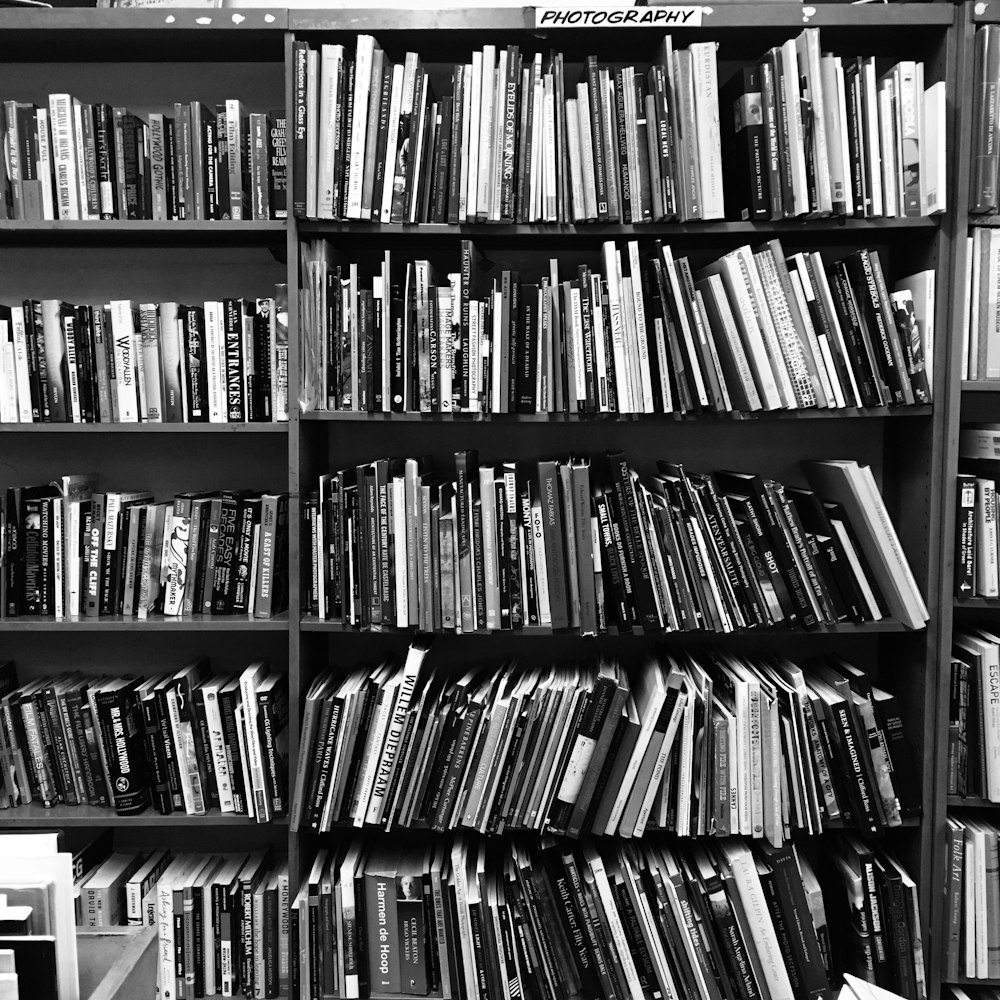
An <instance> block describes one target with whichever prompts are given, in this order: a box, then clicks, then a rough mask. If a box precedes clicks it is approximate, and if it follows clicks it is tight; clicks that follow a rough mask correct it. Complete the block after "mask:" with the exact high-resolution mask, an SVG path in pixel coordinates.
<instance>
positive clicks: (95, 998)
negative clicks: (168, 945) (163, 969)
mask: <svg viewBox="0 0 1000 1000" xmlns="http://www.w3.org/2000/svg"><path fill="white" fill-rule="evenodd" d="M76 950H77V961H78V963H79V968H80V1000H135V998H136V997H148V996H152V995H153V991H154V989H155V985H156V972H157V966H156V928H155V927H106V928H101V929H100V930H78V931H77V934H76Z"/></svg>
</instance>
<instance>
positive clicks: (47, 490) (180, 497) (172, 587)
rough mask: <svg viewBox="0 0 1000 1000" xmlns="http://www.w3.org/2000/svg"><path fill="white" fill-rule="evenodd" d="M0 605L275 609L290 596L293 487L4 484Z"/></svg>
mask: <svg viewBox="0 0 1000 1000" xmlns="http://www.w3.org/2000/svg"><path fill="white" fill-rule="evenodd" d="M0 553H2V557H3V575H2V577H0V615H2V616H4V617H9V618H14V617H17V616H19V615H53V616H55V618H57V619H60V618H68V617H76V616H84V617H101V616H107V615H122V616H124V617H126V618H128V617H132V616H136V617H138V618H139V619H145V618H148V617H149V616H150V615H151V614H164V615H168V616H175V615H190V614H211V615H250V616H252V617H254V618H271V617H273V616H274V615H277V614H280V613H281V612H283V611H285V610H286V609H287V607H288V567H287V554H288V494H287V493H262V492H260V491H254V490H224V491H221V492H220V491H218V490H208V491H204V492H190V493H178V494H177V495H176V496H175V497H174V498H173V500H167V501H156V500H155V498H154V496H153V494H152V493H151V492H150V491H148V490H137V491H130V492H98V488H97V477H96V476H94V475H75V476H63V477H62V479H61V480H60V481H59V482H53V483H48V484H45V485H39V486H24V487H20V486H19V487H13V488H8V489H7V490H5V491H4V492H3V494H2V495H0Z"/></svg>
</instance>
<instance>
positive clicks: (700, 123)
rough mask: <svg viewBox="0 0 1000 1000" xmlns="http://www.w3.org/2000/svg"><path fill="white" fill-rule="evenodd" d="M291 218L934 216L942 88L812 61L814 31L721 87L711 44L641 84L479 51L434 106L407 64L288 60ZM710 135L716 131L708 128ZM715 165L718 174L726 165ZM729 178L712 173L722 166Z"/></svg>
mask: <svg viewBox="0 0 1000 1000" xmlns="http://www.w3.org/2000/svg"><path fill="white" fill-rule="evenodd" d="M293 72H294V94H293V132H292V142H293V152H294V155H295V162H296V163H304V164H305V169H304V170H302V171H297V172H296V176H295V178H294V180H293V193H292V197H293V209H294V212H295V214H296V215H298V216H300V217H305V218H310V219H348V220H350V219H357V220H366V221H377V222H383V223H406V222H410V223H412V222H436V223H466V222H507V223H532V222H562V223H585V222H621V223H626V224H629V223H633V224H634V223H646V222H658V221H662V220H672V219H677V220H680V221H683V222H689V221H696V220H712V219H721V218H723V217H724V216H725V215H726V214H728V215H729V217H730V218H743V219H772V220H774V219H785V218H797V217H817V216H831V215H854V216H859V217H862V218H873V217H889V218H891V217H909V216H921V215H929V214H932V213H936V212H942V211H944V209H945V182H946V181H945V158H944V134H945V133H944V122H945V119H944V112H945V85H944V83H943V82H937V83H934V84H932V85H931V86H928V87H925V85H924V66H923V63H921V62H914V61H904V62H900V63H897V64H896V65H894V66H892V67H890V68H889V69H888V70H887V71H886V72H885V73H883V74H882V75H881V76H876V69H875V58H874V57H861V56H859V57H857V58H856V59H854V60H848V59H841V58H840V57H837V56H834V55H830V54H824V53H822V52H821V46H820V38H819V29H817V28H807V29H806V30H805V31H803V33H802V34H801V35H800V36H799V37H798V38H795V39H789V40H788V41H787V42H785V43H784V44H783V45H781V46H776V47H774V48H772V49H770V50H769V51H768V52H767V53H766V55H765V56H764V57H763V59H762V60H761V61H760V62H759V63H757V64H754V65H750V66H747V67H744V68H743V69H741V70H740V71H739V72H737V74H736V75H735V76H734V77H733V78H732V79H731V80H730V81H729V82H728V83H727V84H726V85H725V86H724V87H723V88H722V101H721V103H722V109H721V110H720V93H719V78H718V65H717V59H716V46H715V43H714V42H692V43H691V44H690V45H689V46H687V48H683V49H681V48H679V49H677V50H675V49H674V47H673V42H672V39H671V38H670V36H669V35H668V36H666V37H665V38H664V40H663V43H662V45H661V46H660V48H659V50H658V51H657V53H656V55H655V56H654V57H653V59H652V60H651V63H650V65H648V66H646V67H642V66H635V65H619V64H615V65H609V64H603V63H601V62H599V60H598V59H597V57H596V56H589V57H587V59H586V60H585V61H584V64H583V67H582V72H581V73H580V76H579V79H573V80H569V79H567V77H566V69H565V65H564V61H563V56H562V53H560V52H555V51H550V52H549V54H548V55H547V56H543V55H542V54H540V53H536V54H534V55H533V56H532V55H528V54H522V53H521V51H520V49H519V47H518V46H517V45H509V46H507V47H506V48H505V47H503V46H497V45H495V44H489V45H484V46H483V47H482V49H481V50H480V51H476V52H473V53H472V56H471V60H470V61H469V62H465V63H456V64H455V65H454V69H453V71H452V74H451V79H450V80H449V81H448V82H447V83H446V84H445V86H444V87H443V89H442V92H441V94H440V95H439V94H437V93H436V92H435V86H434V83H433V82H432V80H431V78H430V76H429V74H428V73H427V71H426V70H425V69H424V66H423V62H422V60H421V57H420V55H419V53H416V52H408V53H407V54H406V57H405V60H404V61H403V62H402V63H396V64H393V63H392V62H391V61H390V60H389V58H388V57H387V56H386V54H385V53H384V52H383V51H382V49H381V48H380V46H379V45H378V42H377V41H376V40H375V39H374V38H373V37H372V36H370V35H359V36H358V40H357V43H356V45H355V48H354V51H353V52H352V51H350V49H349V48H347V47H345V46H343V45H337V44H331V45H323V46H321V47H320V48H319V49H318V50H317V49H313V48H310V47H309V44H308V42H305V41H298V42H296V43H295V47H294V53H293ZM720 119H721V122H723V123H725V124H723V125H720ZM723 151H725V153H726V156H725V157H723V155H722V153H723ZM724 159H725V161H726V162H727V164H728V165H729V169H728V170H727V171H725V172H724V170H723V160H724Z"/></svg>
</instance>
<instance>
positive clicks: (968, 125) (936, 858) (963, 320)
mask: <svg viewBox="0 0 1000 1000" xmlns="http://www.w3.org/2000/svg"><path fill="white" fill-rule="evenodd" d="M957 14H958V19H957V22H956V45H957V46H958V49H959V51H962V52H972V46H973V40H974V36H975V32H976V29H977V28H978V27H979V26H980V25H982V24H997V23H1000V4H997V3H992V2H988V3H976V4H965V5H964V6H963V7H959V8H958V9H957ZM973 92H974V79H973V66H972V61H971V60H966V61H965V62H964V63H960V64H959V72H958V79H957V80H956V90H955V118H956V121H955V122H954V124H953V134H954V135H955V136H956V137H958V138H959V145H958V146H957V147H956V153H957V157H956V159H955V160H953V161H952V162H953V163H954V181H953V183H952V185H951V197H952V201H951V205H952V206H953V208H954V211H952V212H950V213H949V216H948V220H947V222H946V224H945V229H946V231H947V233H948V240H949V242H950V243H951V245H952V261H953V264H952V266H953V268H954V270H953V274H954V275H956V278H955V280H953V282H952V287H951V290H950V294H951V306H950V315H949V328H950V329H951V330H952V331H953V336H952V337H951V338H950V340H951V343H950V344H949V345H948V348H947V360H946V363H947V365H948V367H947V369H946V375H945V381H943V382H942V383H941V386H942V389H943V390H944V391H943V392H942V393H940V394H939V395H938V398H937V404H936V405H937V406H938V408H939V409H940V410H942V411H945V410H946V411H947V412H944V413H943V414H942V416H943V426H944V430H945V434H946V440H945V442H944V449H945V456H944V460H945V465H944V469H943V477H942V484H943V487H944V490H945V496H944V498H943V505H942V510H943V514H944V521H943V523H942V530H941V537H940V547H941V574H940V587H939V591H938V593H937V594H935V595H933V597H934V599H935V602H936V609H935V610H936V614H937V619H938V628H937V631H938V636H939V645H940V656H939V660H938V664H939V666H938V669H937V673H936V675H935V681H934V683H935V684H936V686H937V692H936V695H935V696H934V702H935V704H934V707H933V709H932V712H931V716H933V718H929V719H928V721H929V723H930V724H932V728H931V729H930V730H929V732H930V733H931V734H932V735H931V739H932V740H933V742H934V744H935V747H936V750H937V756H936V760H935V763H934V771H935V774H934V778H933V782H932V784H933V788H934V796H933V802H934V812H933V813H931V814H930V815H929V816H928V817H927V824H928V825H929V826H932V827H933V830H934V836H935V840H934V844H933V850H934V853H933V855H932V857H931V858H930V859H929V860H930V863H931V864H932V865H933V867H932V869H931V878H932V881H933V884H934V885H937V886H939V887H940V886H944V885H945V883H946V879H947V878H948V872H947V871H946V867H947V858H946V853H945V846H944V845H945V840H944V838H945V828H946V827H945V824H946V818H947V815H948V812H949V810H950V809H953V808H961V809H963V810H966V811H969V810H974V811H976V812H979V811H982V812H983V814H984V818H988V819H989V820H990V821H992V822H995V821H996V819H997V816H998V815H1000V805H998V804H997V803H993V802H989V801H986V800H984V799H975V798H962V797H959V796H949V795H948V794H947V789H948V773H947V772H948V697H949V685H950V669H949V664H950V655H951V641H952V634H953V630H956V629H961V628H962V626H963V624H970V625H974V624H975V623H977V622H984V621H985V622H990V623H994V624H995V623H996V622H997V621H998V620H1000V601H998V600H997V599H995V598H983V597H977V598H973V599H964V600H963V599H960V598H958V597H956V595H955V583H954V580H955V559H956V552H955V528H954V526H955V517H956V498H955V482H956V476H957V474H958V436H959V429H960V428H961V426H962V425H963V424H967V423H977V422H993V421H995V420H996V419H997V413H998V410H1000V381H992V380H991V381H985V380H983V381H963V380H962V373H963V352H964V345H963V339H962V336H961V334H962V331H963V330H966V329H968V309H969V306H968V300H967V297H966V295H965V289H964V281H965V279H964V278H962V277H958V276H961V275H964V274H965V269H966V265H967V242H966V241H967V238H968V237H970V236H972V234H973V233H974V231H975V229H976V227H979V226H996V225H997V224H998V219H997V217H996V216H995V215H992V216H982V215H979V216H977V215H971V214H969V211H968V209H969V204H970V203H969V196H970V189H969V188H970V169H969V167H970V164H969V158H970V156H971V149H972V137H973V129H974V127H975V124H974V121H973V112H972V105H973V101H972V98H973ZM932 902H933V906H934V909H933V910H932V912H931V914H930V920H931V927H932V928H933V929H934V930H936V932H937V933H936V935H935V939H936V940H937V942H938V944H937V946H936V948H935V950H936V952H938V954H937V955H936V956H935V957H936V959H937V961H938V965H937V967H936V974H937V978H936V980H935V982H940V983H941V985H942V986H943V987H947V986H948V985H951V984H950V983H948V982H944V981H942V977H943V976H944V975H945V973H944V969H943V967H942V964H941V962H942V959H943V956H944V950H945V947H946V944H947V939H946V934H947V925H946V920H947V914H946V912H945V897H944V894H943V891H941V892H936V893H935V894H934V895H933V899H932ZM955 983H956V985H961V984H968V985H981V986H992V987H996V986H998V985H1000V980H996V979H967V978H965V977H959V978H958V979H957V980H956V981H955Z"/></svg>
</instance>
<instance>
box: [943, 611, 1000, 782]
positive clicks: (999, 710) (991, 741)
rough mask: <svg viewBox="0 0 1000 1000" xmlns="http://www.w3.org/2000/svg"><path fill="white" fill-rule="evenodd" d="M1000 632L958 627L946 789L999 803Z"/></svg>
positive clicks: (952, 659) (953, 666)
mask: <svg viewBox="0 0 1000 1000" xmlns="http://www.w3.org/2000/svg"><path fill="white" fill-rule="evenodd" d="M998 679H1000V637H998V636H997V635H996V634H995V633H994V631H993V629H992V628H991V627H989V626H984V627H982V628H975V629H963V630H961V631H957V632H956V633H955V635H954V637H953V642H952V648H951V689H950V690H951V694H950V698H949V712H948V794H949V795H966V796H970V797H974V798H982V799H988V800H990V801H992V802H1000V705H998V703H997V701H996V699H995V698H994V697H993V694H992V692H994V691H995V690H996V687H997V683H998Z"/></svg>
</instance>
